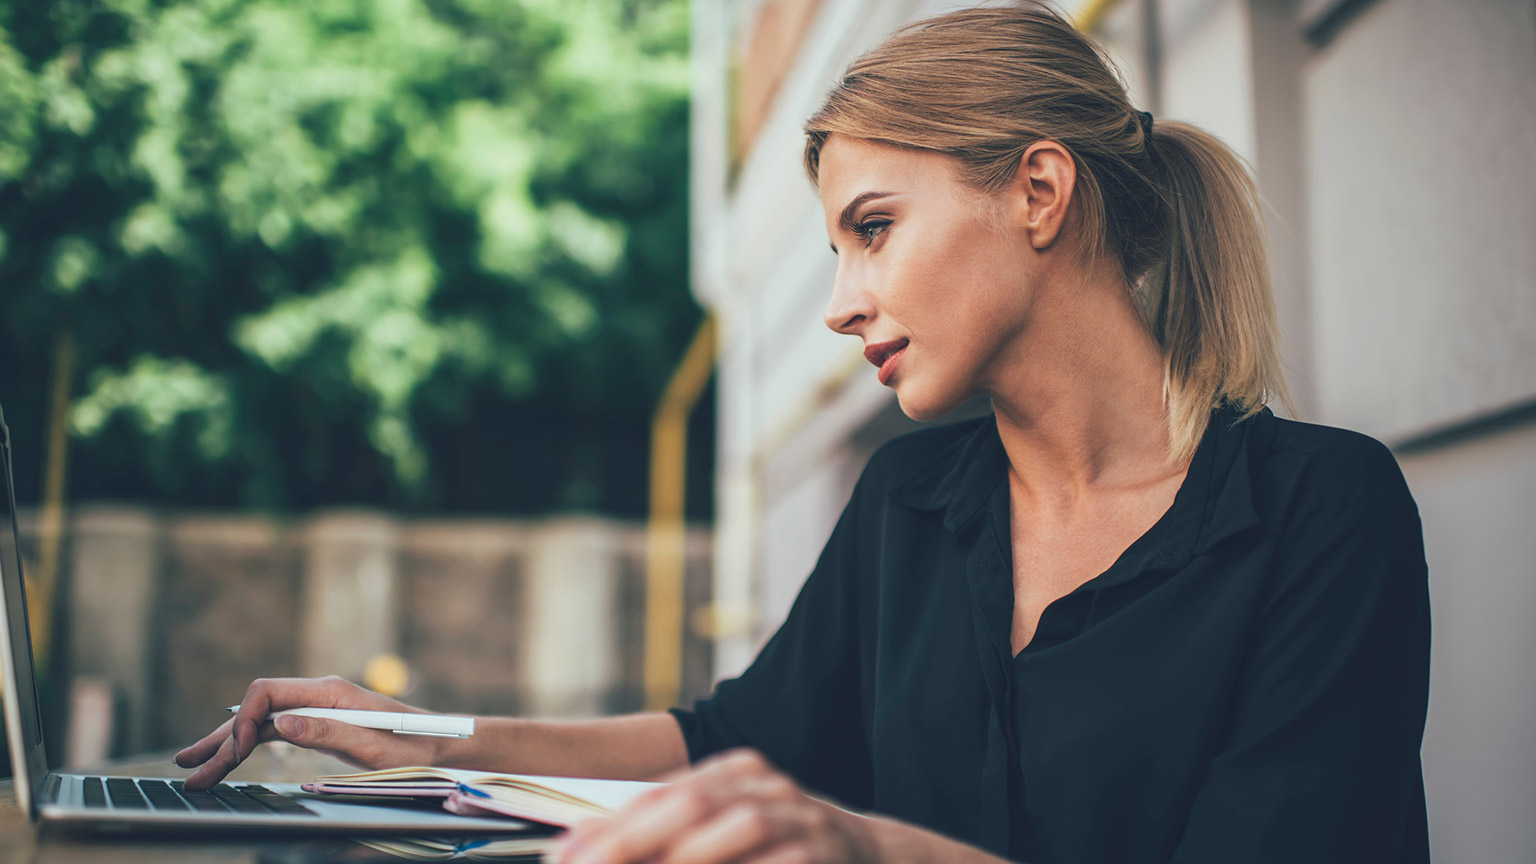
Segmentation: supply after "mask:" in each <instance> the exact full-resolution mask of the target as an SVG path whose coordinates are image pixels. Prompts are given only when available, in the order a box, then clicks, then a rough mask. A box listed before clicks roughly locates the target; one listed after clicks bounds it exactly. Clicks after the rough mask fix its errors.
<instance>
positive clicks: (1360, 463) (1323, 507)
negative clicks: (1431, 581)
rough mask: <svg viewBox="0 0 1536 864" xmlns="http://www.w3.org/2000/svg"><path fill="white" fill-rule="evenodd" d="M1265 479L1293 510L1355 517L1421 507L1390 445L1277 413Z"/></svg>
mask: <svg viewBox="0 0 1536 864" xmlns="http://www.w3.org/2000/svg"><path fill="white" fill-rule="evenodd" d="M1266 419H1267V422H1269V423H1271V424H1273V432H1272V436H1273V437H1272V439H1271V444H1270V446H1269V448H1268V453H1267V454H1265V455H1266V457H1267V458H1265V460H1264V465H1263V468H1262V470H1261V471H1260V472H1259V473H1260V477H1261V478H1262V480H1261V482H1262V483H1263V485H1264V486H1265V487H1267V488H1268V490H1269V491H1270V494H1271V496H1273V497H1274V498H1277V499H1278V501H1277V502H1276V503H1280V504H1281V505H1282V506H1283V507H1284V508H1285V509H1286V510H1287V511H1289V512H1291V513H1292V514H1293V515H1297V516H1304V517H1310V519H1309V520H1308V521H1315V520H1335V519H1336V520H1343V521H1345V522H1356V521H1357V520H1359V519H1362V518H1370V517H1372V516H1376V517H1392V516H1396V515H1401V514H1404V513H1414V514H1415V515H1416V512H1417V507H1416V505H1415V504H1414V501H1413V496H1412V494H1411V493H1410V492H1409V489H1408V483H1407V481H1406V480H1405V479H1404V477H1403V472H1402V469H1401V468H1399V466H1398V464H1397V459H1396V457H1394V456H1393V455H1392V451H1391V449H1390V448H1388V447H1387V445H1385V444H1383V443H1382V442H1380V441H1378V440H1376V439H1375V438H1372V437H1371V436H1369V435H1364V434H1362V433H1359V432H1354V431H1351V430H1348V429H1340V428H1337V427H1334V426H1323V425H1320V424H1316V423H1303V422H1299V421H1296V420H1285V419H1281V418H1277V417H1270V418H1266Z"/></svg>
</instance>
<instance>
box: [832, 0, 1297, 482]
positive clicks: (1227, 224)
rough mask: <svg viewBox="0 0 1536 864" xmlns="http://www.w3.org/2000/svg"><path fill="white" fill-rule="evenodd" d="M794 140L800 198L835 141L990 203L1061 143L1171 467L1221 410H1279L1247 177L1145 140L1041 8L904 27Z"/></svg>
mask: <svg viewBox="0 0 1536 864" xmlns="http://www.w3.org/2000/svg"><path fill="white" fill-rule="evenodd" d="M1149 119H1150V117H1149ZM1148 128H1150V129H1151V130H1152V131H1151V137H1150V138H1149V137H1148V136H1147V134H1146V130H1147V129H1148ZM805 131H806V136H807V140H806V145H805V168H806V173H807V174H809V175H810V178H811V182H812V183H815V182H817V174H818V171H819V168H820V159H821V148H822V146H823V145H824V144H825V143H826V140H827V136H828V135H831V134H832V133H834V132H835V133H838V134H842V135H848V136H851V137H855V138H864V139H870V140H874V141H880V142H883V143H886V144H891V145H895V146H898V147H908V148H913V149H920V150H929V151H934V152H937V153H941V154H944V155H946V156H949V157H951V158H952V159H954V160H955V162H956V165H957V170H958V174H959V177H960V179H961V181H962V182H964V183H965V184H967V185H968V186H971V187H972V188H974V189H976V190H978V191H979V192H981V193H983V194H984V195H987V196H994V195H997V194H998V193H1000V192H1002V190H1003V189H1005V188H1006V187H1007V186H1008V185H1009V183H1010V182H1011V181H1012V180H1013V178H1014V175H1015V172H1016V170H1017V168H1018V165H1019V160H1020V158H1021V157H1022V155H1023V153H1024V151H1025V150H1027V149H1028V148H1029V147H1030V145H1032V144H1034V143H1035V142H1037V141H1041V140H1046V139H1049V140H1051V141H1056V142H1058V143H1060V144H1061V145H1062V146H1064V147H1065V148H1066V149H1067V150H1068V152H1070V153H1071V154H1072V158H1073V160H1074V162H1075V164H1076V166H1077V174H1078V181H1077V192H1076V196H1077V203H1078V205H1079V210H1080V212H1079V217H1078V218H1079V223H1078V224H1079V226H1080V228H1081V241H1082V244H1083V251H1084V255H1085V256H1086V258H1087V260H1089V261H1096V260H1099V259H1100V258H1101V257H1102V256H1104V255H1106V254H1109V255H1113V256H1115V258H1116V259H1118V263H1119V264H1120V266H1121V267H1122V268H1123V270H1124V272H1125V275H1126V283H1127V286H1128V290H1129V291H1130V292H1131V294H1132V299H1133V301H1134V302H1135V304H1136V306H1137V308H1138V309H1139V310H1140V311H1141V314H1142V319H1143V321H1144V322H1145V324H1146V326H1147V329H1148V331H1149V332H1150V333H1151V334H1152V336H1153V337H1154V338H1155V339H1156V340H1157V342H1158V344H1159V345H1160V346H1161V347H1162V351H1163V359H1164V364H1163V375H1164V378H1163V380H1164V385H1165V391H1166V402H1167V412H1168V427H1169V433H1170V441H1171V446H1170V453H1169V457H1170V459H1171V460H1173V461H1176V462H1184V461H1188V460H1189V459H1190V458H1191V457H1192V456H1193V455H1194V451H1195V449H1196V448H1197V447H1198V446H1199V444H1200V439H1201V437H1202V436H1203V435H1204V433H1205V429H1206V425H1207V424H1208V423H1209V421H1210V417H1211V412H1212V411H1213V410H1214V409H1215V408H1216V407H1218V406H1219V405H1220V404H1221V403H1222V402H1227V403H1230V404H1231V405H1233V406H1235V407H1236V408H1237V409H1238V411H1240V412H1241V413H1242V415H1243V417H1244V418H1245V419H1246V418H1247V417H1251V416H1253V415H1254V414H1257V413H1258V412H1259V411H1260V410H1262V409H1263V408H1264V405H1265V404H1266V403H1267V402H1268V401H1270V400H1271V399H1278V400H1279V401H1280V402H1281V404H1283V405H1285V406H1286V407H1287V408H1291V401H1290V396H1289V393H1288V392H1287V390H1286V386H1285V378H1284V374H1283V372H1282V371H1281V367H1280V360H1279V348H1278V343H1279V337H1278V329H1279V328H1278V325H1277V323H1276V315H1275V304H1274V298H1273V297H1272V296H1271V293H1270V286H1269V265H1268V256H1267V250H1266V242H1265V236H1266V235H1265V233H1264V228H1263V222H1262V217H1261V213H1260V210H1259V196H1258V190H1257V188H1256V187H1255V185H1254V182H1253V179H1252V177H1251V176H1250V175H1249V173H1248V169H1247V166H1246V165H1245V164H1244V163H1243V161H1242V160H1241V159H1240V158H1239V157H1238V156H1237V155H1236V154H1234V153H1233V152H1232V151H1231V150H1230V149H1229V148H1228V147H1227V146H1226V145H1225V144H1223V143H1222V142H1221V141H1220V140H1218V139H1217V138H1216V137H1214V136H1212V135H1211V134H1209V133H1207V132H1204V131H1202V130H1200V129H1198V128H1196V127H1194V126H1191V125H1189V124H1187V123H1170V122H1166V121H1157V122H1156V123H1155V124H1151V125H1150V126H1144V125H1143V121H1142V119H1141V117H1140V115H1138V112H1137V111H1136V110H1135V109H1134V108H1133V107H1132V106H1131V104H1130V101H1129V99H1128V98H1127V96H1126V93H1125V86H1124V85H1123V84H1122V83H1121V81H1120V79H1119V78H1118V77H1117V76H1116V74H1115V73H1114V72H1113V71H1112V67H1111V65H1110V63H1109V61H1108V60H1107V59H1106V58H1105V57H1104V56H1103V55H1102V54H1100V52H1099V51H1098V49H1097V48H1096V47H1095V46H1094V45H1093V44H1092V43H1091V42H1089V41H1088V39H1087V38H1085V37H1084V36H1083V35H1082V34H1081V33H1079V32H1078V31H1076V30H1074V29H1073V28H1072V26H1071V25H1070V24H1068V23H1067V22H1066V21H1065V20H1063V19H1062V18H1061V17H1060V15H1058V14H1057V13H1056V12H1054V11H1053V10H1051V9H1049V8H1047V7H1044V6H1042V5H1040V4H1038V3H1036V2H1029V0H1025V2H1018V3H1014V4H1013V5H1009V6H1001V7H998V6H993V7H983V8H976V9H962V10H959V11H955V12H951V13H948V14H945V15H940V16H938V17H935V18H930V19H927V20H924V21H919V22H916V23H914V24H910V25H908V26H906V27H904V28H903V29H901V30H899V31H897V33H896V34H895V35H893V36H892V37H891V38H889V39H888V40H886V41H885V42H884V43H883V44H881V45H879V46H877V47H876V48H874V49H872V50H871V51H869V52H868V53H866V54H864V55H863V56H862V57H860V58H859V59H857V60H855V61H854V62H853V64H852V65H851V66H849V67H848V69H847V71H846V72H845V73H844V75H843V78H842V80H841V81H840V82H838V84H837V86H835V87H834V88H833V89H832V92H831V93H830V94H828V96H827V99H826V102H825V103H824V104H823V105H822V107H821V108H820V109H819V110H818V111H817V112H816V113H815V114H814V115H812V116H811V118H810V120H809V121H808V122H807V123H806V127H805ZM1293 413H1294V411H1293Z"/></svg>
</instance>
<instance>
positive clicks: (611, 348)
mask: <svg viewBox="0 0 1536 864" xmlns="http://www.w3.org/2000/svg"><path fill="white" fill-rule="evenodd" d="M686 6H687V4H686V2H684V0H180V2H170V0H50V2H47V3H36V2H30V0H9V2H4V3H0V117H4V122H3V125H0V286H3V289H0V290H3V292H4V294H3V299H0V316H3V318H0V338H3V340H4V344H3V345H0V363H3V364H4V366H3V367H0V401H3V402H4V403H5V404H6V406H7V408H8V409H9V410H8V414H9V415H10V416H11V417H12V418H13V422H12V427H13V429H14V430H16V432H17V435H18V438H20V439H21V441H20V442H19V445H18V447H19V449H21V450H23V451H24V452H25V451H30V452H32V453H34V454H35V453H39V452H40V447H39V448H38V449H31V448H29V447H28V446H27V445H28V444H34V445H35V444H40V439H41V436H42V430H43V428H44V426H45V421H44V419H43V415H44V412H45V410H46V394H47V392H48V376H49V374H50V357H52V356H54V353H55V346H56V345H57V344H59V343H60V341H61V340H72V342H73V344H74V345H75V346H76V354H77V358H78V359H77V360H76V362H75V364H74V365H75V369H76V370H77V371H75V372H74V373H73V378H74V380H73V381H72V382H70V383H71V385H72V387H71V390H72V392H73V394H74V397H73V399H72V401H71V407H70V414H69V419H70V428H71V432H72V434H73V436H74V441H75V447H74V450H73V452H72V454H71V461H72V469H71V474H70V490H71V494H72V495H73V496H74V497H80V496H93V497H100V496H112V497H120V498H122V497H126V498H134V499H141V500H142V499H148V500H153V501H161V502H168V503H177V504H202V505H216V506H252V507H262V508H273V509H286V508H303V507H312V506H321V505H329V504H339V503H370V504H385V505H391V506H397V507H406V508H414V507H433V508H446V509H459V510H494V511H503V512H508V511H510V512H517V511H532V510H543V509H550V508H556V509H559V508H585V509H599V510H608V511H612V512H621V513H624V512H627V513H635V512H639V511H640V510H641V509H642V507H643V500H644V498H643V485H644V454H645V452H646V451H645V446H646V445H645V432H646V429H647V424H648V420H649V415H650V410H651V407H652V404H653V403H654V401H655V399H656V398H657V396H658V395H659V393H660V390H661V388H662V386H663V384H664V382H665V379H666V376H667V374H668V372H669V371H670V369H671V366H672V364H673V363H675V362H676V360H677V358H678V357H679V356H680V354H681V352H682V350H683V348H684V347H685V345H686V342H687V340H688V337H689V335H690V334H691V332H692V330H693V328H694V327H695V326H696V324H697V322H698V319H699V314H700V313H699V311H698V309H697V308H696V307H695V306H694V304H693V302H692V301H691V299H690V297H689V294H688V291H687V254H686V234H687V231H686V212H687V195H686V174H687V122H688V120H687V42H686V40H687V20H686V11H687V10H686ZM26 418H30V421H31V422H29V421H28V420H27V419H26ZM33 429H35V430H37V431H36V432H35V433H33V432H30V431H28V430H33ZM700 431H704V432H705V433H706V434H705V436H704V438H703V439H696V440H704V441H706V442H707V441H708V435H707V427H701V430H700ZM34 434H35V436H36V437H35V438H32V439H31V440H29V439H28V436H29V435H34ZM18 473H20V474H22V475H23V476H26V473H27V472H25V471H23V470H21V469H18ZM700 473H707V472H695V476H698V475H699V474H700ZM696 488H698V489H707V485H700V486H697V487H696ZM23 497H29V496H27V495H26V494H23ZM693 497H694V500H695V501H698V500H699V499H700V496H698V495H695V496H693ZM705 512H707V510H706V511H705Z"/></svg>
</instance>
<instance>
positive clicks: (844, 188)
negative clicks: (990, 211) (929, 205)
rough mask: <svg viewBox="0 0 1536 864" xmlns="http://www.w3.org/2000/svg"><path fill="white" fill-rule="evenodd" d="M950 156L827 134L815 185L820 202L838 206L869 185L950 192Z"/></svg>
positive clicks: (896, 189)
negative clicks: (819, 193)
mask: <svg viewBox="0 0 1536 864" xmlns="http://www.w3.org/2000/svg"><path fill="white" fill-rule="evenodd" d="M955 185H956V181H955V179H954V173H953V165H952V160H951V159H949V157H947V156H943V155H941V154H939V153H935V152H933V151H931V150H913V149H909V148H905V147H896V146H893V145H890V144H883V143H880V142H878V141H870V140H868V139H866V138H850V137H848V136H846V135H839V134H833V135H829V136H827V140H826V143H825V144H823V145H822V148H821V160H820V164H819V167H818V170H817V186H818V188H819V189H820V190H821V200H822V204H823V206H825V207H827V208H834V207H836V208H841V207H842V206H843V205H844V204H846V203H847V202H848V201H849V200H851V199H852V198H853V197H854V196H855V195H858V194H860V193H861V192H865V191H869V190H871V189H879V190H882V191H887V192H926V191H938V190H941V189H942V190H943V191H946V192H953V191H954V189H953V188H952V187H954V186H955Z"/></svg>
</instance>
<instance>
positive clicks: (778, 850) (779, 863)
mask: <svg viewBox="0 0 1536 864" xmlns="http://www.w3.org/2000/svg"><path fill="white" fill-rule="evenodd" d="M814 860H815V858H814V857H812V855H811V853H810V852H808V851H806V849H805V847H804V846H802V845H800V844H799V843H782V844H780V845H778V846H775V847H773V848H772V849H770V850H768V851H767V852H765V853H764V854H762V855H755V856H753V857H751V858H748V859H747V862H748V864H805V862H807V861H814Z"/></svg>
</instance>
